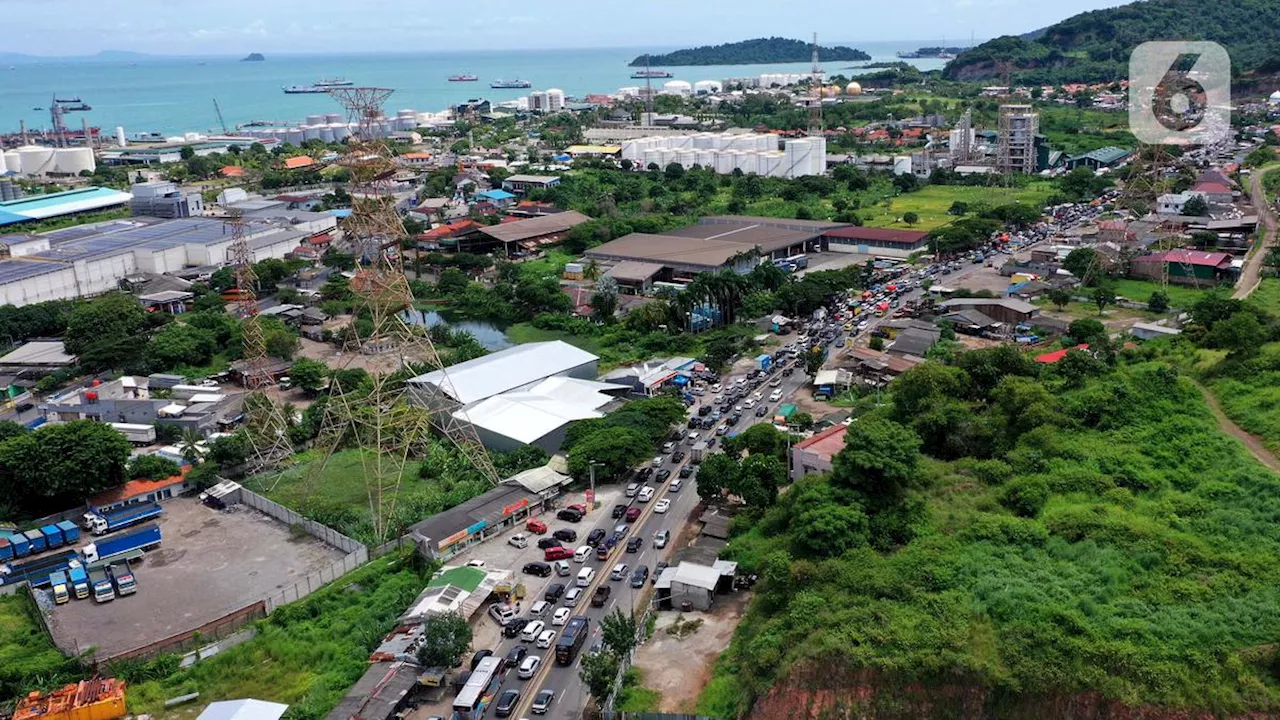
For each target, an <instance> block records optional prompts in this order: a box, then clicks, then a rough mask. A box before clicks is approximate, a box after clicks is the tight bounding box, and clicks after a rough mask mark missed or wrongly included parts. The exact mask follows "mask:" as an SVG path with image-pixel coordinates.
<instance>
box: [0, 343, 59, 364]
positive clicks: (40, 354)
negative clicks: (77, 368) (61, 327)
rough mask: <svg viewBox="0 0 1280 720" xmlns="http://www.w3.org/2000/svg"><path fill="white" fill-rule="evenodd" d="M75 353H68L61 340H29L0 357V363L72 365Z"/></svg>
mask: <svg viewBox="0 0 1280 720" xmlns="http://www.w3.org/2000/svg"><path fill="white" fill-rule="evenodd" d="M75 361H76V356H75V355H68V354H67V348H66V346H64V345H63V344H62V341H61V340H55V341H44V340H38V341H34V342H29V343H27V344H25V345H23V346H22V347H20V348H18V349H17V350H14V351H13V352H11V353H9V354H8V355H5V356H4V357H0V365H70V364H72V363H74V362H75Z"/></svg>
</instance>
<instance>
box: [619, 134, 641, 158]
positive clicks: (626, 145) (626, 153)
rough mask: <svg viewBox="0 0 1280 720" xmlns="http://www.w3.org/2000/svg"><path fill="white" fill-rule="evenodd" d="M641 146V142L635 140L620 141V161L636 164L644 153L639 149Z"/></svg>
mask: <svg viewBox="0 0 1280 720" xmlns="http://www.w3.org/2000/svg"><path fill="white" fill-rule="evenodd" d="M642 145H643V141H642V140H639V139H637V138H631V139H630V140H623V141H622V159H623V160H630V161H631V162H636V161H637V160H639V159H640V158H641V156H642V154H643V153H644V150H643V149H641V146H642Z"/></svg>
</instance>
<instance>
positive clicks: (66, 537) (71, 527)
mask: <svg viewBox="0 0 1280 720" xmlns="http://www.w3.org/2000/svg"><path fill="white" fill-rule="evenodd" d="M55 524H56V525H57V526H58V529H59V530H61V531H62V542H63V543H64V544H67V545H71V544H73V543H76V542H79V540H80V526H79V525H76V524H75V523H73V522H71V521H70V520H59V521H58V522H57V523H55Z"/></svg>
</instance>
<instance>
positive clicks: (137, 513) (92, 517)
mask: <svg viewBox="0 0 1280 720" xmlns="http://www.w3.org/2000/svg"><path fill="white" fill-rule="evenodd" d="M163 512H164V510H163V509H162V508H161V507H160V505H159V503H154V502H149V503H140V504H134V505H124V506H122V507H118V508H112V509H111V510H99V509H96V508H95V509H93V510H90V511H89V512H87V513H85V514H84V517H83V519H82V521H81V523H80V524H81V525H82V526H83V527H84V529H85V530H88V531H89V532H92V533H93V534H94V535H106V534H107V533H109V532H115V531H116V530H120V529H122V528H127V527H129V526H130V525H137V524H138V523H140V522H145V521H147V520H153V519H155V518H158V517H160V515H161V514H162V513H163Z"/></svg>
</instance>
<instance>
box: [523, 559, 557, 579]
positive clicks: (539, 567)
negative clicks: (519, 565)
mask: <svg viewBox="0 0 1280 720" xmlns="http://www.w3.org/2000/svg"><path fill="white" fill-rule="evenodd" d="M523 569H524V574H525V575H537V576H538V577H551V566H550V565H548V564H547V563H544V562H531V563H525V564H524V568H523Z"/></svg>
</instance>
